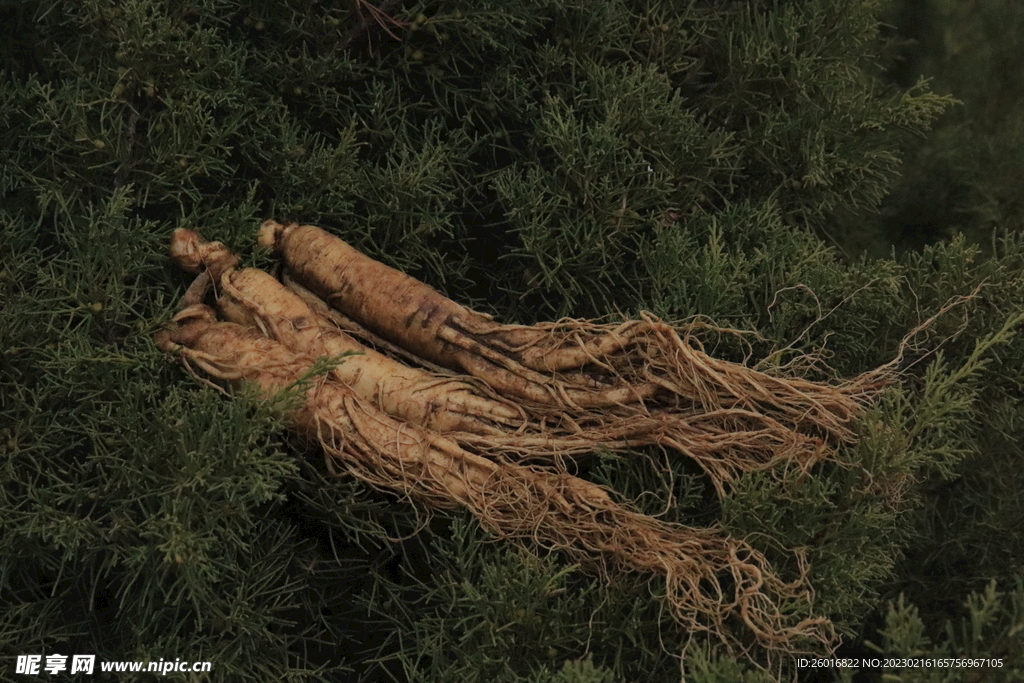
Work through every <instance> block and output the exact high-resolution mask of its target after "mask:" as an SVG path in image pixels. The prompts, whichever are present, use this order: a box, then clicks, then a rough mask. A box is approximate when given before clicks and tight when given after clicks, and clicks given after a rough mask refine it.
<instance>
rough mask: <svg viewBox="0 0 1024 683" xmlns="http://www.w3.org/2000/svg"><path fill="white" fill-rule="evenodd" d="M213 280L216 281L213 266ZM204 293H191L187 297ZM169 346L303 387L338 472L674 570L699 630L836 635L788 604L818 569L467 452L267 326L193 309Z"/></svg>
mask: <svg viewBox="0 0 1024 683" xmlns="http://www.w3.org/2000/svg"><path fill="white" fill-rule="evenodd" d="M200 277H201V278H206V279H207V280H210V279H211V278H210V277H209V274H208V273H204V274H203V275H201V276H200ZM199 289H201V287H197V288H193V289H191V290H190V297H191V298H190V300H189V301H187V302H186V303H190V304H191V302H192V301H194V300H195V295H196V293H197V291H198V290H199ZM156 343H157V345H158V346H159V347H160V348H161V349H162V350H164V351H165V352H167V353H169V354H174V355H176V356H177V357H179V358H180V359H181V360H182V361H183V362H184V363H186V364H187V366H188V367H189V368H190V369H192V371H193V372H194V371H195V370H199V371H201V372H202V373H204V374H205V375H207V376H208V377H210V378H212V379H213V380H221V381H226V382H228V383H229V385H230V386H232V387H237V386H239V385H240V384H242V383H250V384H253V385H255V386H256V387H257V388H258V390H259V392H260V393H261V394H262V395H263V396H266V397H268V398H269V397H272V396H276V395H278V394H279V392H282V391H293V392H298V393H297V395H296V398H297V402H296V404H294V407H292V408H290V410H289V412H288V413H287V415H286V418H287V420H288V422H289V424H290V425H291V427H292V428H293V429H295V430H296V431H297V432H298V433H300V434H302V435H304V436H305V437H306V438H309V439H310V440H313V441H315V442H317V443H319V444H320V445H321V446H322V447H323V449H324V452H325V454H326V456H327V457H328V462H329V463H330V465H331V467H332V468H333V469H334V470H336V471H337V472H344V473H348V474H351V475H353V476H355V477H357V478H359V479H361V480H362V481H364V482H366V483H368V484H370V485H372V486H374V487H379V488H381V489H384V490H387V491H391V492H394V493H398V494H399V495H401V496H403V497H406V498H408V499H410V500H412V501H415V502H417V503H420V504H425V505H426V506H428V507H429V508H434V509H436V508H451V507H454V506H462V507H465V508H467V509H468V510H470V511H471V512H472V513H473V514H474V516H475V517H476V518H477V519H478V520H479V522H480V524H481V526H482V527H483V528H484V529H486V530H488V531H489V532H490V533H492V534H493V535H494V536H496V537H497V538H504V539H514V540H517V541H519V542H521V543H525V544H526V545H528V546H529V545H540V546H544V547H547V548H550V549H553V550H559V551H562V552H565V553H566V554H567V555H568V556H569V557H570V558H572V559H573V560H576V561H578V562H580V563H581V564H582V565H583V566H585V567H587V568H589V569H590V570H591V571H595V572H597V573H599V574H601V575H606V574H608V573H610V572H614V571H619V572H622V571H625V572H642V573H646V574H651V575H659V576H661V577H663V578H664V579H665V582H666V584H665V585H666V601H667V604H668V606H669V608H670V613H671V614H672V615H673V617H674V618H675V619H676V620H677V621H678V622H679V623H680V624H681V625H682V626H683V627H684V628H686V629H689V630H700V631H704V632H708V633H710V634H712V635H714V636H717V637H719V638H721V639H722V640H723V642H725V643H727V644H735V645H738V646H740V647H742V646H743V645H742V644H741V643H742V640H744V637H743V636H742V635H741V634H739V633H738V632H737V630H736V628H735V627H736V626H740V625H745V627H746V629H747V631H748V632H749V633H751V634H752V635H753V636H754V638H755V639H756V640H757V642H759V643H760V644H762V645H763V646H764V647H765V648H768V649H770V650H773V651H777V652H780V651H781V652H792V651H794V650H797V649H798V648H801V647H805V646H806V645H807V643H808V642H809V641H816V642H818V643H822V644H826V645H830V644H832V642H833V640H834V633H833V631H832V628H831V624H830V623H829V622H828V621H827V620H826V619H824V618H808V619H799V618H796V617H793V616H792V613H791V610H790V609H788V608H784V607H782V604H783V603H785V602H790V601H796V602H807V601H809V600H810V595H811V593H810V589H809V587H808V586H807V584H806V577H804V576H801V577H800V578H799V579H797V580H796V581H794V582H792V583H786V582H784V581H782V580H781V579H780V578H779V577H778V576H777V575H776V574H775V573H774V572H773V570H772V568H771V566H770V565H769V563H768V561H767V560H766V559H765V557H764V556H763V555H762V554H761V553H759V552H758V551H756V550H755V549H754V548H752V547H751V546H749V545H748V544H747V543H745V542H743V541H741V540H737V539H732V538H728V537H726V536H724V535H722V534H721V533H720V532H719V531H717V530H714V529H693V528H689V527H684V526H680V525H675V524H668V523H664V522H661V521H658V520H656V519H654V518H652V517H649V516H646V515H643V514H640V513H639V512H636V511H634V510H631V509H629V508H628V507H626V506H623V505H621V504H619V503H616V502H615V501H614V500H613V499H612V498H611V497H610V496H609V495H608V493H607V492H606V491H605V490H604V489H602V488H600V487H598V486H596V485H594V484H591V483H589V482H586V481H584V480H582V479H579V478H577V477H573V476H570V475H568V474H565V473H554V472H550V471H548V470H543V469H535V468H530V467H526V466H522V465H513V464H508V463H504V462H492V461H490V460H488V459H486V458H482V457H479V456H475V455H473V454H472V453H468V452H466V451H465V450H463V449H461V448H460V447H459V445H458V444H456V443H455V442H453V441H451V440H449V439H446V438H445V437H443V436H441V435H438V434H435V433H432V432H430V431H429V430H426V429H424V428H422V427H419V426H417V425H413V424H410V423H408V422H404V421H401V420H398V419H396V418H394V417H391V416H389V415H386V414H384V413H383V412H381V411H380V410H378V409H377V408H376V407H374V406H373V405H371V404H370V403H369V402H368V401H366V400H364V399H363V398H361V397H360V396H358V395H357V394H356V393H355V392H354V391H353V390H352V389H351V388H350V387H348V386H346V385H344V384H341V383H339V382H336V381H335V380H334V379H333V378H332V377H331V376H329V375H328V376H317V377H309V373H310V368H311V366H312V364H313V363H314V358H313V357H312V356H310V355H308V354H297V353H294V352H292V351H289V350H288V349H286V348H285V347H284V346H283V345H282V344H280V343H278V342H277V341H274V340H272V339H270V338H269V337H266V336H264V335H263V334H262V332H261V331H260V330H259V329H257V328H255V327H246V326H242V325H239V324H236V323H231V322H218V321H217V320H216V316H215V313H214V311H213V309H212V308H210V307H209V306H206V305H204V304H191V305H189V306H187V307H186V308H184V309H183V310H182V311H181V312H180V313H179V314H178V315H177V316H176V317H175V319H174V327H173V329H169V330H163V331H161V332H160V333H158V335H157V337H156ZM207 381H208V380H207ZM724 576H728V577H729V578H728V581H723V580H722V579H723V577H724Z"/></svg>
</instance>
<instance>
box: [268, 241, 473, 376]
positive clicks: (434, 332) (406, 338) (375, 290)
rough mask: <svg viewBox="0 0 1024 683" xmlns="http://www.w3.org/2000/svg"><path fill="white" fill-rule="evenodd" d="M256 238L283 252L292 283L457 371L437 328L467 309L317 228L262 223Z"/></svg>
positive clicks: (459, 368)
mask: <svg viewBox="0 0 1024 683" xmlns="http://www.w3.org/2000/svg"><path fill="white" fill-rule="evenodd" d="M259 239H260V244H261V245H265V246H273V247H274V248H275V249H276V250H278V251H280V252H282V253H284V254H285V255H286V256H285V257H286V260H287V263H288V266H289V268H290V269H291V271H292V273H293V275H294V276H295V277H296V279H298V280H299V281H300V282H302V283H304V284H305V285H306V286H307V287H309V288H310V289H311V290H312V291H313V292H315V293H316V294H318V295H320V296H321V297H322V298H323V299H324V300H325V301H327V302H328V303H329V304H330V305H331V306H333V307H334V308H336V309H337V310H339V311H341V312H342V313H344V314H345V315H348V316H350V317H352V318H353V319H355V320H358V321H359V322H361V323H362V324H364V325H366V326H367V327H368V328H369V329H371V330H373V331H374V332H376V333H377V334H379V335H381V336H382V337H384V338H385V339H389V340H391V341H400V342H401V344H402V346H403V347H405V348H407V349H408V350H409V351H412V352H413V353H415V354H417V355H418V356H420V357H422V358H426V359H427V360H430V361H433V362H435V363H438V364H440V365H445V366H447V367H450V368H452V369H455V370H462V369H463V368H461V367H460V366H459V364H458V363H457V361H455V359H454V358H453V357H452V354H451V353H450V352H449V351H447V350H446V349H445V343H444V342H443V341H442V340H441V339H440V338H439V336H438V330H440V328H441V327H442V326H443V325H444V324H445V323H446V322H447V321H448V319H449V318H450V317H451V316H453V315H457V314H459V313H464V314H465V313H470V314H472V312H471V311H469V309H466V308H465V307H463V306H460V305H459V304H457V303H455V302H454V301H452V300H451V299H448V298H447V297H445V296H444V295H442V294H441V293H440V292H438V291H437V290H435V289H433V288H431V287H430V286H428V285H426V284H424V283H422V282H420V281H419V280H416V279H415V278H412V277H410V276H408V275H406V274H405V273H403V272H401V271H399V270H395V269H394V268H391V267H390V266H386V265H384V264H383V263H380V262H379V261H375V260H373V259H371V258H370V257H368V256H366V255H364V254H362V253H361V252H359V251H358V250H357V249H354V248H353V247H352V246H350V245H349V244H347V243H346V242H344V241H343V240H341V239H339V238H337V237H335V236H333V235H331V234H329V233H327V232H325V231H324V230H321V229H320V228H317V227H314V226H311V225H287V226H284V225H281V224H279V223H275V222H273V221H267V222H266V223H264V224H263V227H262V228H261V230H260V238H259Z"/></svg>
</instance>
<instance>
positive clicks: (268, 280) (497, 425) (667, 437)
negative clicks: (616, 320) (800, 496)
mask: <svg viewBox="0 0 1024 683" xmlns="http://www.w3.org/2000/svg"><path fill="white" fill-rule="evenodd" d="M171 253H172V255H173V256H174V258H175V260H176V261H177V262H178V263H179V264H180V265H181V266H182V267H183V268H185V269H186V270H189V271H190V272H196V271H197V270H199V269H201V268H204V267H205V268H206V269H208V272H209V273H211V275H212V276H213V280H214V282H215V283H216V284H217V285H218V287H217V290H218V294H219V297H218V299H217V306H218V308H219V309H220V310H221V312H222V314H223V316H224V317H225V318H226V319H228V320H230V321H233V322H236V323H240V324H243V325H248V326H253V327H256V328H258V329H260V330H261V331H262V332H263V333H264V334H265V335H267V336H269V337H271V338H273V339H276V340H277V341H279V342H281V343H283V344H284V345H285V346H286V347H287V348H289V349H290V350H292V351H293V352H300V353H307V354H309V355H311V356H313V357H322V356H331V357H334V356H339V355H341V354H344V353H353V352H354V353H358V354H359V355H357V356H351V357H349V358H347V359H346V361H345V362H344V363H342V364H340V365H339V366H337V367H335V368H334V369H333V370H332V376H333V377H334V378H335V379H336V380H338V381H339V382H342V383H344V384H346V385H348V386H349V387H351V388H352V389H353V390H354V391H355V392H356V393H357V394H358V395H360V396H361V397H363V398H364V399H366V400H369V401H370V402H371V403H372V404H373V405H375V406H376V407H378V408H379V409H381V410H383V411H384V412H386V413H388V414H389V415H392V416H395V417H398V418H401V419H404V420H407V421H409V422H412V423H414V424H418V425H420V426H423V427H427V428H428V429H431V430H432V431H435V432H438V433H443V434H446V435H447V436H448V437H449V438H451V439H453V440H454V441H456V442H457V443H459V444H460V445H461V446H462V447H463V448H466V449H469V450H470V451H472V452H474V453H478V454H484V455H488V456H490V457H496V458H498V457H500V458H505V459H509V458H512V459H514V460H517V461H520V462H522V461H530V462H550V461H552V460H555V461H559V460H563V459H564V458H567V457H573V456H581V455H586V454H591V453H593V452H594V451H595V450H597V449H599V448H604V449H608V450H618V451H621V450H628V449H630V448H635V447H637V446H644V445H659V446H662V447H665V448H670V449H673V450H675V451H677V452H680V453H682V454H683V455H685V456H687V457H690V458H692V459H693V460H695V461H696V462H697V463H698V464H699V465H700V466H701V467H703V468H704V470H705V471H706V472H707V473H708V475H709V476H710V479H711V481H712V483H713V485H714V486H715V488H716V490H717V491H718V492H719V494H720V495H721V494H724V492H725V491H724V489H725V486H726V484H728V483H730V482H732V481H733V480H735V479H736V478H737V477H738V476H740V475H741V474H742V473H744V472H749V471H752V470H760V469H766V468H769V467H772V466H774V465H775V464H777V463H779V462H781V461H788V462H792V463H796V464H797V465H798V466H799V467H801V468H802V469H805V470H806V469H807V468H808V467H810V466H811V465H812V464H813V463H815V462H817V461H818V460H820V459H821V458H822V457H824V456H825V454H826V453H827V449H826V448H825V446H824V443H823V442H822V441H821V440H820V439H815V438H811V437H808V436H806V435H801V434H797V433H795V432H793V431H792V430H788V429H786V428H785V427H784V426H783V425H781V424H778V423H777V422H774V421H772V420H771V419H770V418H768V417H766V416H763V415H759V414H757V413H754V412H752V411H746V410H742V409H729V410H719V411H705V410H703V409H690V410H685V409H683V408H680V407H674V408H658V407H654V408H650V409H649V408H647V407H646V406H644V405H643V404H641V403H633V404H626V405H621V406H613V407H610V408H601V409H598V408H592V409H589V410H587V411H584V412H580V413H578V414H569V413H568V412H566V411H564V410H561V409H557V408H552V407H551V406H547V407H545V406H537V405H532V406H529V405H521V404H519V403H514V402H512V401H510V400H508V399H506V398H502V397H499V396H498V395H496V394H495V393H494V392H493V391H491V390H489V388H487V387H486V385H482V383H480V382H479V381H478V380H471V381H463V380H461V379H454V378H452V377H450V376H443V375H437V374H434V373H431V372H428V371H426V370H423V369H420V368H413V367H408V366H406V365H404V364H403V363H401V362H399V361H397V360H395V359H392V358H389V357H387V356H385V355H383V354H380V353H378V352H377V351H374V350H372V349H369V348H367V347H365V346H363V345H361V344H360V343H359V342H358V341H356V340H355V339H354V338H353V337H351V336H349V335H348V334H346V333H344V332H342V331H340V330H339V329H338V327H337V326H336V325H334V324H332V323H331V322H330V320H329V319H328V318H327V317H325V315H324V308H325V305H324V303H323V301H321V300H320V299H318V298H316V297H315V295H312V294H311V293H309V292H308V291H304V290H302V288H301V287H298V288H296V289H297V292H293V291H292V290H291V289H288V288H286V287H285V286H284V285H283V284H282V283H280V282H278V281H277V280H276V279H275V278H274V277H272V276H271V275H269V274H268V273H265V272H263V271H261V270H256V269H252V268H247V269H244V270H235V265H236V264H237V263H238V258H237V257H236V256H234V255H233V254H231V253H230V252H229V251H228V250H227V249H226V248H225V247H224V246H223V245H222V244H220V243H219V242H206V241H204V240H202V238H201V237H200V236H199V235H198V234H196V233H195V232H193V231H190V230H184V229H179V230H177V231H176V232H175V233H174V237H173V238H172V248H171Z"/></svg>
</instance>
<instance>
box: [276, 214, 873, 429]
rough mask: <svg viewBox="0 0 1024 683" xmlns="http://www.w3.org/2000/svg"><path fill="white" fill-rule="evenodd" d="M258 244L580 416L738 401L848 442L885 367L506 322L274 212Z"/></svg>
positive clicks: (347, 296)
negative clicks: (845, 370) (818, 367)
mask: <svg viewBox="0 0 1024 683" xmlns="http://www.w3.org/2000/svg"><path fill="white" fill-rule="evenodd" d="M259 243H260V244H261V245H262V246H265V247H269V248H272V249H273V250H274V251H276V252H278V253H280V254H281V255H282V257H283V259H284V262H285V265H286V267H287V269H288V270H289V272H290V273H291V274H292V275H293V276H294V277H295V278H296V279H297V280H298V281H299V282H301V283H302V284H303V285H304V286H305V287H308V288H309V289H310V290H312V291H313V292H314V293H316V294H317V295H318V296H320V297H322V298H323V299H324V300H325V301H327V303H329V304H330V305H331V306H333V307H334V308H336V309H338V310H339V311H341V312H342V313H344V314H345V315H347V316H349V317H351V318H352V319H354V320H355V321H357V322H358V323H360V324H362V325H365V326H366V327H367V328H369V329H370V330H372V331H373V332H375V333H376V334H379V335H381V336H382V337H384V338H385V339H387V340H388V341H390V342H393V343H395V344H398V345H400V346H402V347H404V348H405V349H407V350H408V351H410V352H412V353H414V354H416V355H417V356H420V357H422V358H425V359H427V360H429V361H431V362H433V363H437V364H440V365H443V366H445V367H449V368H452V369H456V370H460V371H464V372H468V373H469V374H471V375H473V376H475V377H477V378H479V379H481V380H483V381H484V382H486V383H487V384H488V385H490V386H491V387H492V388H493V389H494V390H495V391H497V392H499V393H501V394H503V395H505V396H515V397H517V398H518V399H520V400H522V401H524V402H527V403H533V404H537V405H547V406H556V407H558V408H561V409H565V410H566V411H568V412H570V413H573V414H580V413H583V412H586V411H588V410H591V409H594V408H612V407H615V406H622V405H630V404H643V405H644V406H647V407H658V406H665V407H670V408H676V409H682V410H684V411H686V410H691V411H696V410H700V411H704V412H715V411H720V410H738V411H741V412H743V413H745V414H746V415H748V416H750V415H763V416H765V418H766V419H770V420H772V421H775V422H778V423H780V424H782V425H784V426H785V428H787V429H791V430H794V431H797V432H801V433H803V434H805V435H809V436H812V437H822V438H830V437H831V438H838V439H840V440H846V441H849V440H851V439H852V438H853V432H852V431H851V430H850V427H849V422H850V421H851V420H852V418H853V417H854V416H855V415H856V414H857V413H858V412H859V411H860V408H861V405H862V403H863V402H864V401H865V400H867V399H868V398H869V397H870V396H872V395H873V394H874V393H875V392H876V391H877V389H878V388H879V386H880V381H879V377H878V376H876V375H865V376H864V377H861V378H856V379H854V380H852V381H849V382H846V383H843V384H841V385H838V386H832V385H828V384H821V383H815V382H811V381H807V380H803V379H801V378H789V377H775V376H772V375H769V374H766V373H762V372H758V371H755V370H752V369H750V368H748V367H746V366H744V365H740V364H736V363H730V362H727V361H722V360H718V359H715V358H712V357H711V356H708V355H707V354H705V353H704V352H703V351H702V350H701V349H700V348H697V347H695V342H693V340H692V339H691V338H690V336H689V335H688V334H687V332H686V330H685V329H682V330H677V329H676V328H674V327H672V326H670V325H668V324H666V323H664V322H662V321H660V320H657V319H655V318H653V317H652V316H649V315H645V316H643V317H642V319H640V320H633V321H629V322H625V323H621V324H595V323H592V322H588V321H581V320H563V321H559V322H556V323H542V324H538V325H534V326H529V327H527V326H522V325H503V324H500V323H498V322H495V321H494V320H493V319H492V318H491V317H490V316H487V315H484V314H482V313H478V312H476V311H473V310H471V309H469V308H466V307H465V306H462V305H460V304H458V303H456V302H454V301H452V300H451V299H448V298H447V297H445V296H443V295H442V294H440V293H439V292H437V291H436V290H434V289H433V288H431V287H430V286H428V285H426V284H424V283H422V282H419V281H418V280H415V279H414V278H412V277H410V276H408V275H406V274H405V273H402V272H400V271H397V270H395V269H393V268H390V267H388V266H386V265H384V264H382V263H380V262H378V261H375V260H373V259H371V258H369V257H368V256H366V255H364V254H362V253H360V252H359V251H358V250H356V249H354V248H353V247H351V246H350V245H348V244H347V243H345V242H344V241H342V240H341V239H339V238H338V237H335V236H334V235H331V234H330V233H328V232H326V231H324V230H322V229H320V228H317V227H315V226H310V225H301V226H300V225H296V224H288V225H283V224H281V223H278V222H276V221H272V220H270V221H266V222H264V223H263V225H262V226H261V228H260V231H259Z"/></svg>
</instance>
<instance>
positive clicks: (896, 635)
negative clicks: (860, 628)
mask: <svg viewBox="0 0 1024 683" xmlns="http://www.w3.org/2000/svg"><path fill="white" fill-rule="evenodd" d="M961 611H962V612H963V613H964V614H963V615H961V616H959V617H958V618H957V619H956V620H953V619H950V620H947V621H946V623H945V628H944V629H943V630H942V631H941V632H939V633H934V634H932V635H931V636H929V628H928V626H927V625H926V624H925V623H924V622H923V621H922V620H921V616H920V614H919V612H918V609H917V608H916V607H914V606H913V605H910V604H908V603H907V602H906V601H905V600H904V599H903V596H902V595H901V596H900V597H899V599H898V600H896V601H895V602H891V603H890V604H889V611H888V613H887V615H886V619H885V628H884V629H882V632H881V635H882V641H881V643H880V644H878V645H874V644H871V647H872V649H874V650H876V651H877V652H879V653H883V654H889V653H898V655H905V656H906V657H915V658H935V659H950V660H952V661H951V664H952V665H946V666H937V667H927V668H920V667H913V666H906V667H888V668H887V672H886V673H885V674H884V680H888V681H893V682H894V683H933V682H934V683H946V682H947V681H949V682H952V681H964V680H967V681H982V680H984V681H1020V680H1024V577H1021V576H1018V577H1017V581H1016V585H1015V586H1014V587H1012V589H1011V590H1010V591H1008V592H1005V593H1004V592H1001V591H998V590H997V589H996V583H995V581H993V582H991V583H989V584H988V586H987V587H986V588H985V589H984V590H983V591H980V592H976V593H971V594H970V595H969V596H968V597H967V600H966V601H965V602H964V605H963V609H962V610H961ZM957 659H961V660H964V659H970V660H972V662H963V661H962V662H957V661H956V660H957Z"/></svg>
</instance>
